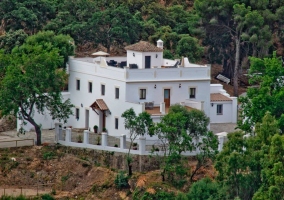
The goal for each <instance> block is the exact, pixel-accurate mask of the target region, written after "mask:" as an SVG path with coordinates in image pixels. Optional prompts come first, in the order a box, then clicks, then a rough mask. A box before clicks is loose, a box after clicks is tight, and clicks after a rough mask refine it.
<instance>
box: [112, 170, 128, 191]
mask: <svg viewBox="0 0 284 200" xmlns="http://www.w3.org/2000/svg"><path fill="white" fill-rule="evenodd" d="M114 183H115V186H116V187H117V188H118V189H122V188H126V187H128V186H129V185H128V176H127V175H126V174H125V173H124V172H122V171H120V172H119V173H118V174H117V176H116V178H115V180H114Z"/></svg>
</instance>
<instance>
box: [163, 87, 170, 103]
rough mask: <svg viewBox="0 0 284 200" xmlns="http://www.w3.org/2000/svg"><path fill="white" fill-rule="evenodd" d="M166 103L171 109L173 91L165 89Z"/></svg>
mask: <svg viewBox="0 0 284 200" xmlns="http://www.w3.org/2000/svg"><path fill="white" fill-rule="evenodd" d="M164 102H165V106H166V107H170V105H171V90H170V89H164Z"/></svg>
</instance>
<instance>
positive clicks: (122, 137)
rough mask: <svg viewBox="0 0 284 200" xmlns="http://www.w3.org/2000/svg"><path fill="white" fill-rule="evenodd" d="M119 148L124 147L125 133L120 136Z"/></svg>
mask: <svg viewBox="0 0 284 200" xmlns="http://www.w3.org/2000/svg"><path fill="white" fill-rule="evenodd" d="M120 148H121V149H126V135H125V134H123V135H121V136H120Z"/></svg>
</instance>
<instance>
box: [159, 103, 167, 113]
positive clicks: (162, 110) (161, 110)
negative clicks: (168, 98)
mask: <svg viewBox="0 0 284 200" xmlns="http://www.w3.org/2000/svg"><path fill="white" fill-rule="evenodd" d="M160 112H161V113H162V114H165V113H166V106H165V102H161V103H160Z"/></svg>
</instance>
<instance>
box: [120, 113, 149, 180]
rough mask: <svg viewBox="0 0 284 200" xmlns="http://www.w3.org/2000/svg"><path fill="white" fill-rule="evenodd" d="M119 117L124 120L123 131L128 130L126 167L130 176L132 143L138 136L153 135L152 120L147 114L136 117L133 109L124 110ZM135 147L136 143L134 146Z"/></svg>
mask: <svg viewBox="0 0 284 200" xmlns="http://www.w3.org/2000/svg"><path fill="white" fill-rule="evenodd" d="M121 117H123V118H124V127H125V129H127V130H129V139H130V145H129V148H128V153H127V158H126V159H127V165H128V175H129V176H131V175H132V168H131V167H132V166H131V162H132V158H131V155H130V149H131V148H132V146H133V144H134V141H135V140H136V138H137V137H138V136H144V135H147V134H148V135H150V136H151V135H153V132H152V129H151V127H152V125H153V122H152V119H151V116H150V115H149V114H148V113H147V112H142V113H139V115H138V116H137V115H136V113H135V112H134V110H133V108H130V109H128V110H126V111H125V112H124V113H122V115H121ZM135 146H137V143H136V145H135Z"/></svg>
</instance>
